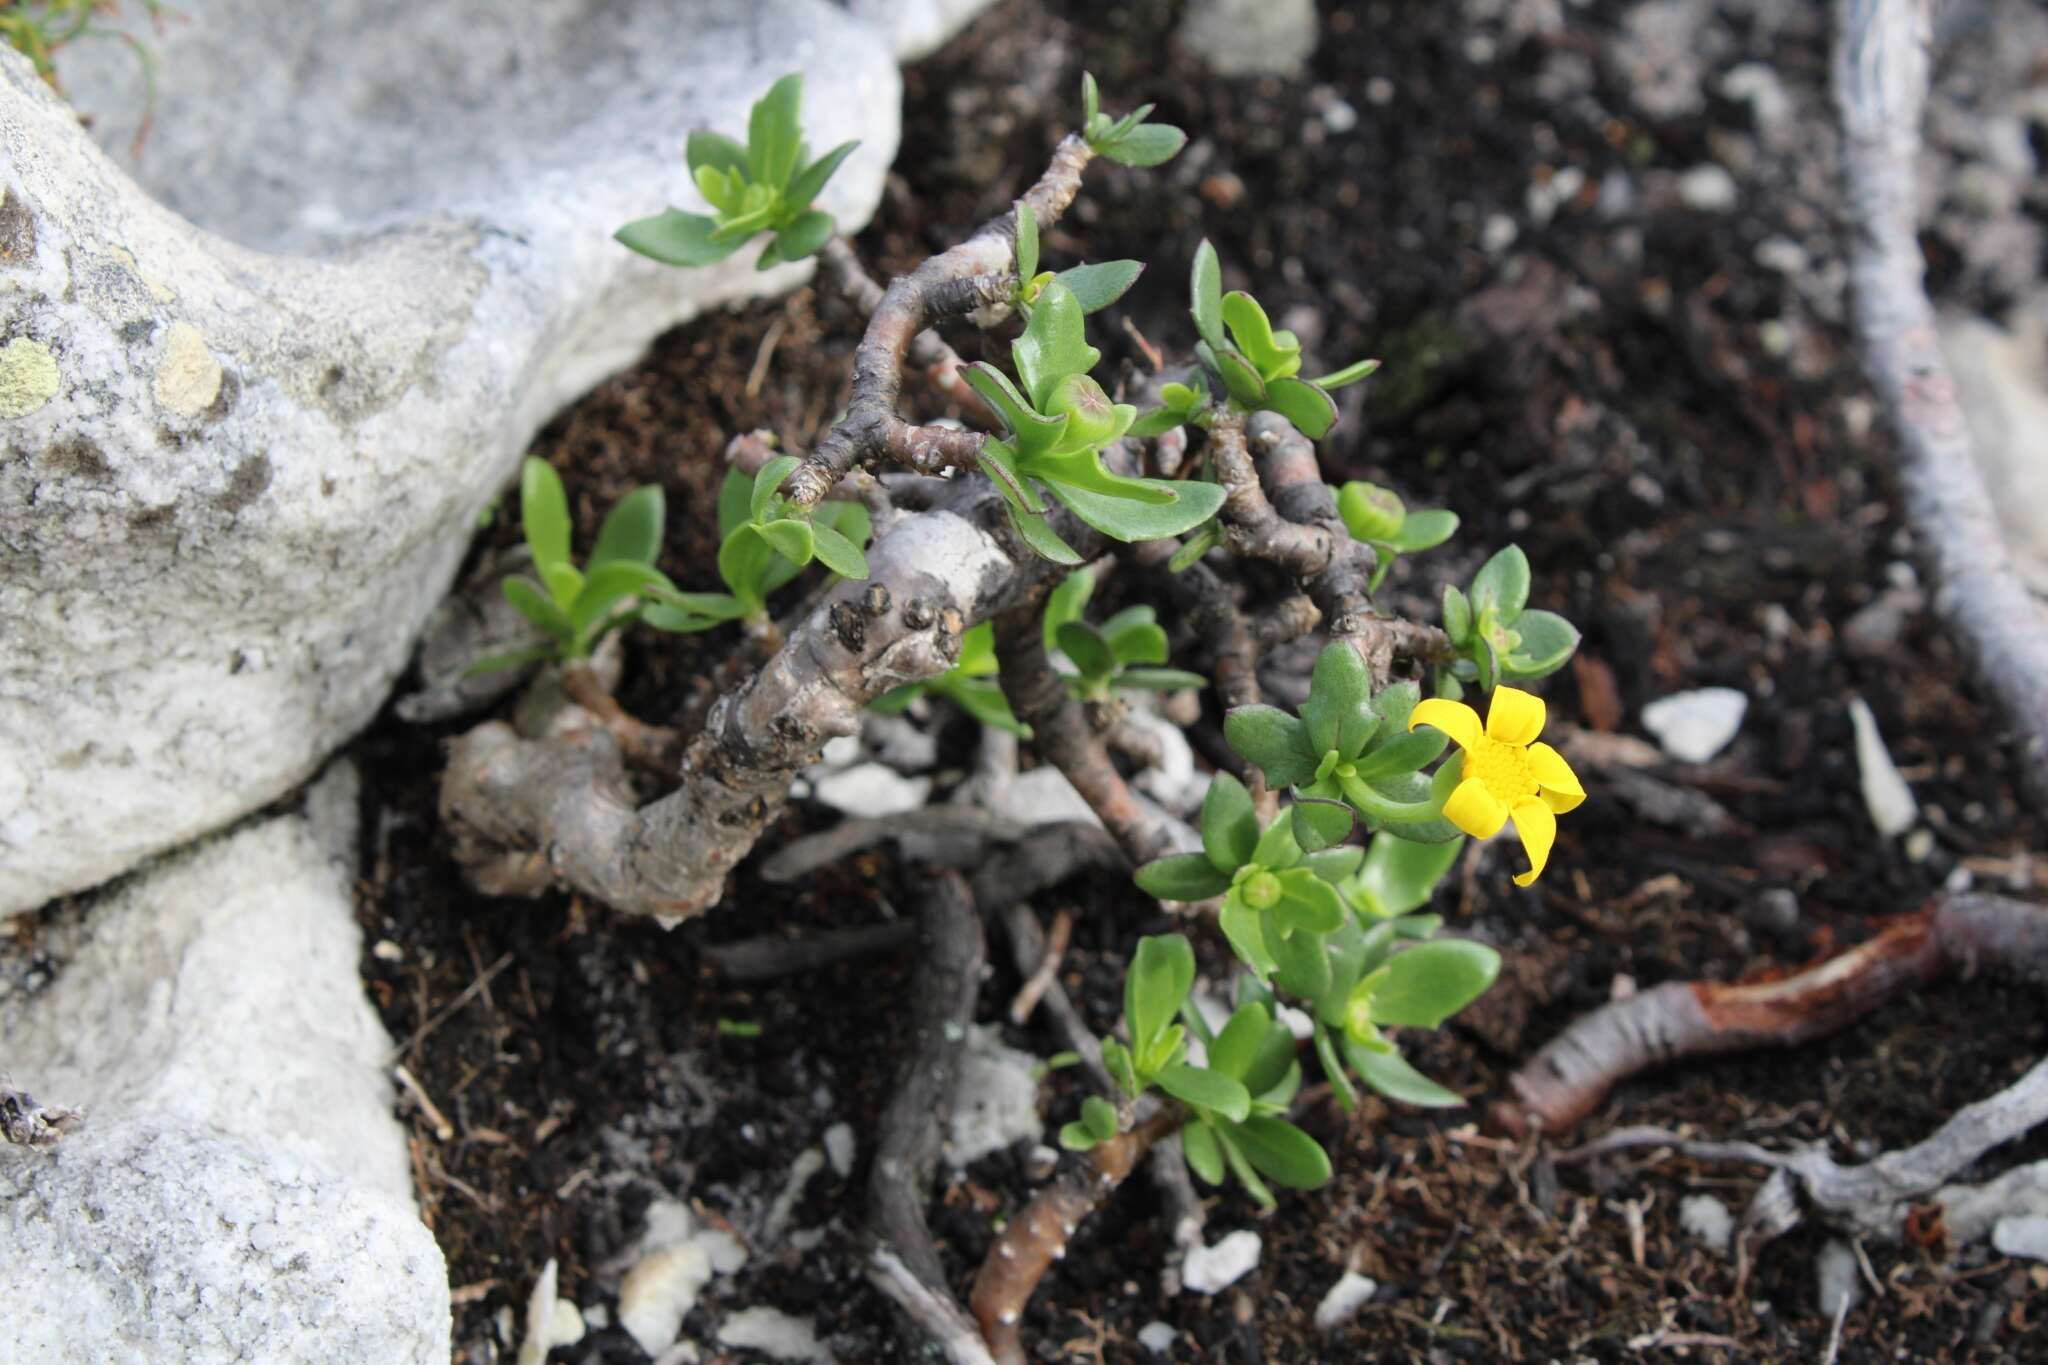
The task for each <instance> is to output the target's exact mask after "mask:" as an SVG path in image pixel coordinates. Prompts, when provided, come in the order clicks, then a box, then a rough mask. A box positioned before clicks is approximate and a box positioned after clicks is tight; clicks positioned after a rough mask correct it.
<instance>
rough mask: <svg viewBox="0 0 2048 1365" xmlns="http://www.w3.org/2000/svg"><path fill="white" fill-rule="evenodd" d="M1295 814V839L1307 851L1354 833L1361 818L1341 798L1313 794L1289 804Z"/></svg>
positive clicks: (1318, 848) (1348, 836) (1332, 845)
mask: <svg viewBox="0 0 2048 1365" xmlns="http://www.w3.org/2000/svg"><path fill="white" fill-rule="evenodd" d="M1288 811H1289V813H1290V814H1291V815H1292V816H1293V818H1294V842H1296V843H1297V844H1300V845H1301V849H1302V852H1304V853H1319V852H1321V851H1322V850H1324V849H1326V848H1331V847H1334V846H1335V845H1337V844H1341V843H1343V842H1344V841H1345V840H1346V839H1349V838H1350V837H1351V831H1352V829H1353V827H1354V826H1356V825H1357V823H1358V818H1357V817H1356V816H1355V815H1353V814H1352V813H1351V807H1349V806H1347V805H1345V804H1343V803H1342V802H1340V801H1324V800H1320V799H1317V798H1312V797H1304V798H1301V799H1298V800H1296V801H1295V802H1294V804H1293V805H1291V806H1290V807H1288Z"/></svg>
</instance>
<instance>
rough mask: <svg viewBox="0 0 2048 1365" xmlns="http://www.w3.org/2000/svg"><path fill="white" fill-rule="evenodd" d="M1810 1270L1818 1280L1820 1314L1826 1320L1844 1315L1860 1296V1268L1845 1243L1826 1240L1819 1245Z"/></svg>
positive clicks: (1861, 1286) (1861, 1293) (1861, 1288)
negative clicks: (1812, 1267)
mask: <svg viewBox="0 0 2048 1365" xmlns="http://www.w3.org/2000/svg"><path fill="white" fill-rule="evenodd" d="M1814 1271H1815V1278H1816V1279H1818V1281H1819V1291H1820V1292H1819V1299H1820V1313H1821V1316H1822V1317H1824V1318H1826V1319H1828V1320H1829V1321H1830V1322H1832V1321H1833V1320H1834V1319H1836V1318H1838V1317H1842V1316H1845V1315H1846V1314H1847V1313H1848V1312H1849V1310H1850V1309H1852V1308H1854V1307H1855V1306H1856V1301H1857V1300H1858V1299H1860V1298H1862V1297H1863V1276H1862V1270H1861V1269H1860V1268H1859V1267H1858V1265H1857V1263H1856V1253H1855V1252H1854V1251H1852V1250H1850V1248H1849V1244H1848V1243H1847V1242H1839V1241H1837V1242H1829V1243H1828V1244H1827V1245H1826V1246H1824V1247H1822V1248H1821V1249H1820V1258H1819V1260H1818V1261H1817V1262H1816V1263H1815V1266H1814Z"/></svg>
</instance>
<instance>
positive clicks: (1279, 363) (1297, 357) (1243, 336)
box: [1223, 289, 1301, 381]
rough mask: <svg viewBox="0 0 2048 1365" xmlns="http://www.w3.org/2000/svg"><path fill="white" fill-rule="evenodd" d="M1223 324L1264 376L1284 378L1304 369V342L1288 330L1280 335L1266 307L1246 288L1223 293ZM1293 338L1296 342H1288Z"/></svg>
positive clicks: (1270, 378)
mask: <svg viewBox="0 0 2048 1365" xmlns="http://www.w3.org/2000/svg"><path fill="white" fill-rule="evenodd" d="M1223 325H1224V326H1226V327H1228V328H1229V329H1230V335H1231V338H1232V339H1233V340H1234V341H1236V342H1237V348H1238V350H1240V351H1242V352H1244V355H1245V358H1246V359H1248V360H1250V361H1251V362H1252V364H1253V366H1254V367H1256V368H1257V369H1258V371H1259V377H1260V378H1262V379H1265V380H1268V381H1270V380H1274V379H1280V378H1284V377H1285V376H1287V375H1291V374H1293V373H1294V372H1295V371H1296V370H1299V369H1300V368H1301V343H1300V342H1299V341H1294V339H1293V337H1292V336H1291V335H1289V334H1286V333H1281V334H1277V335H1276V334H1275V333H1274V331H1273V324H1272V323H1271V322H1270V321H1268V320H1267V318H1266V310H1265V309H1264V308H1261V307H1260V306H1259V301H1258V300H1257V299H1255V298H1253V297H1252V296H1251V295H1250V294H1247V293H1245V292H1244V291H1243V290H1242V289H1233V290H1231V291H1230V292H1229V293H1228V294H1225V295H1224V296H1223ZM1283 336H1284V337H1286V340H1282V339H1281V338H1282V337H1283ZM1289 341H1293V345H1291V346H1290V345H1288V344H1287V343H1288V342H1289Z"/></svg>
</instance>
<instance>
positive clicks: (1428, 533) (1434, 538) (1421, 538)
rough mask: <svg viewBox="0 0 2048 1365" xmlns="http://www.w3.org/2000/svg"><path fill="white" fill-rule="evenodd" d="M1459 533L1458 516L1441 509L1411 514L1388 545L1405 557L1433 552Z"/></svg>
mask: <svg viewBox="0 0 2048 1365" xmlns="http://www.w3.org/2000/svg"><path fill="white" fill-rule="evenodd" d="M1457 533H1458V514H1457V513H1456V512H1449V511H1445V510H1444V509H1443V508H1441V507H1425V508H1422V509H1421V510H1420V511H1415V512H1410V513H1409V514H1408V519H1407V520H1406V521H1404V522H1402V523H1401V529H1400V530H1399V531H1398V532H1396V533H1395V534H1394V536H1393V537H1392V539H1390V540H1389V541H1388V542H1387V544H1389V545H1391V546H1392V547H1393V548H1394V549H1396V550H1398V551H1400V552H1401V553H1402V554H1404V555H1412V554H1417V553H1420V552H1421V551H1423V550H1433V549H1435V548H1436V547H1437V546H1439V545H1441V544H1443V543H1444V542H1445V541H1447V540H1449V539H1450V538H1451V537H1452V536H1454V535H1456V534H1457Z"/></svg>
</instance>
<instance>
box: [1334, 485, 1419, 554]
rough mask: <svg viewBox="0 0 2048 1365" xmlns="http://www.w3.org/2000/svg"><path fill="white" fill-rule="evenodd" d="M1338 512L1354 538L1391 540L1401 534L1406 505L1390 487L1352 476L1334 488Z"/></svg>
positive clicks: (1406, 518) (1405, 518)
mask: <svg viewBox="0 0 2048 1365" xmlns="http://www.w3.org/2000/svg"><path fill="white" fill-rule="evenodd" d="M1337 515H1339V516H1341V517H1343V518H1344V525H1345V528H1346V529H1347V530H1349V531H1350V532H1351V537H1352V539H1354V540H1391V539H1393V538H1394V537H1395V536H1397V535H1399V534H1401V527H1402V526H1403V525H1404V524H1405V523H1406V522H1407V520H1408V508H1407V507H1406V506H1405V505H1404V504H1403V503H1402V501H1401V499H1400V496H1399V495H1398V494H1396V493H1395V492H1394V491H1393V490H1392V489H1390V488H1381V487H1380V486H1379V485H1378V484H1372V483H1366V482H1364V481H1363V480H1359V479H1354V480H1352V481H1351V482H1350V483H1347V484H1345V485H1344V486H1343V487H1342V488H1340V489H1338V490H1337Z"/></svg>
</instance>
